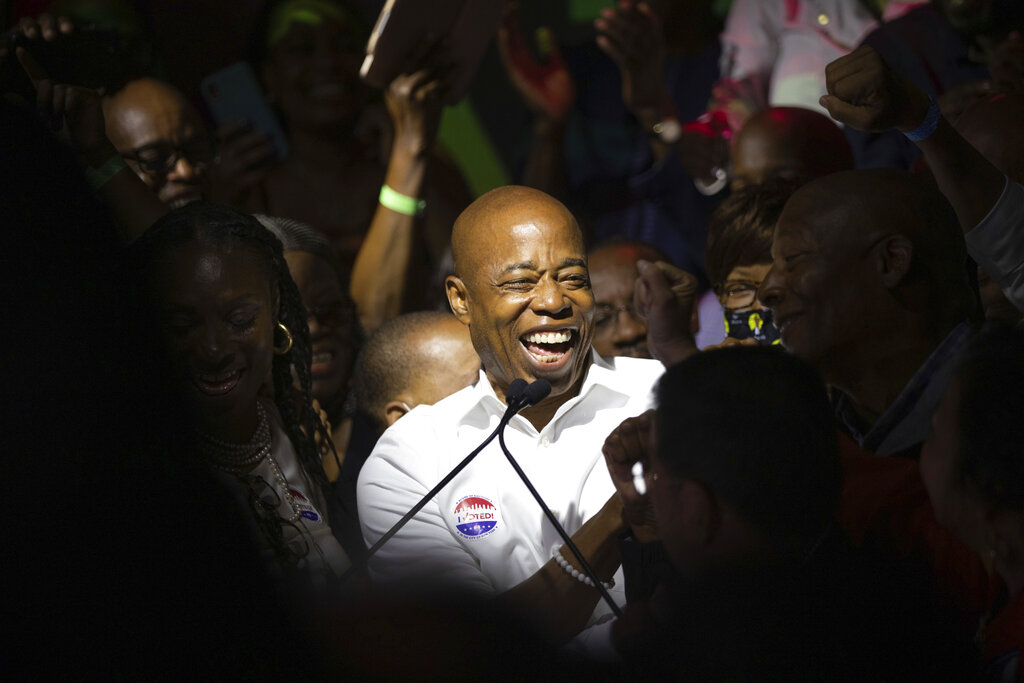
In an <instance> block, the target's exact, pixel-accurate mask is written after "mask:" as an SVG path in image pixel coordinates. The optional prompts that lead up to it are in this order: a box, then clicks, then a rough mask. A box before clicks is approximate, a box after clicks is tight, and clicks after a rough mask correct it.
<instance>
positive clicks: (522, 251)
mask: <svg viewBox="0 0 1024 683" xmlns="http://www.w3.org/2000/svg"><path fill="white" fill-rule="evenodd" d="M503 189H504V188H503ZM496 192H497V191H496ZM529 196H530V198H529V199H525V200H523V201H517V202H513V203H510V204H507V205H505V206H504V207H503V208H501V209H495V210H491V211H487V210H484V211H483V212H481V211H479V210H478V211H476V212H475V213H474V214H473V215H474V216H476V217H477V219H478V220H472V219H466V217H465V215H464V216H463V217H460V222H462V226H461V227H462V230H460V229H459V226H457V227H456V229H455V234H454V235H453V238H452V241H453V249H454V251H455V254H456V272H457V273H459V277H450V278H449V279H448V281H447V283H446V284H447V289H448V299H449V302H450V303H451V306H452V310H453V311H454V312H455V314H456V316H457V317H458V318H459V319H460V320H461V321H462V322H463V323H465V324H467V325H469V330H470V336H471V337H472V339H473V346H474V347H475V348H476V350H477V353H478V354H479V355H480V358H481V360H482V361H483V366H484V370H485V371H486V372H487V377H488V379H489V380H490V382H491V385H492V386H493V387H494V391H495V393H497V394H498V395H499V396H500V397H502V398H504V396H505V392H506V390H507V389H508V386H509V384H510V383H511V382H512V380H513V379H516V378H522V379H525V380H527V381H533V380H535V379H539V378H544V379H546V380H548V381H549V382H551V386H552V391H551V395H552V397H557V396H559V395H563V394H565V395H566V397H567V396H568V395H570V394H566V392H569V390H570V389H574V388H578V384H579V382H580V381H581V380H582V378H583V375H584V373H585V371H586V369H587V367H588V366H589V364H590V347H591V340H592V336H593V329H592V327H591V323H592V318H593V314H594V296H593V294H592V293H591V289H590V280H589V276H588V273H587V265H586V256H585V251H584V249H583V239H582V236H581V235H580V231H579V228H578V227H577V225H576V220H575V219H574V218H573V217H572V214H570V213H569V212H568V211H567V210H566V209H565V207H563V206H562V205H561V204H560V203H558V202H557V201H555V200H553V199H551V198H550V197H547V196H546V195H543V194H541V193H539V192H537V193H536V194H533V195H529ZM485 198H486V195H485ZM477 201H478V202H479V201H481V200H477ZM470 211H472V207H471V209H468V210H467V212H470ZM466 221H468V222H472V223H473V225H472V226H467V225H466V224H465V223H466ZM469 233H472V234H469ZM462 240H466V241H468V242H469V243H468V244H460V242H461V241H462Z"/></svg>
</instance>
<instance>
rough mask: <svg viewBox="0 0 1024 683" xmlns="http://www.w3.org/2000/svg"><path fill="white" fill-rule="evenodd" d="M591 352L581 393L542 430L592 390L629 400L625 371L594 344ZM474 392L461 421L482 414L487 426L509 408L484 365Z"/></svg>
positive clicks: (612, 401)
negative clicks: (488, 375) (495, 388)
mask: <svg viewBox="0 0 1024 683" xmlns="http://www.w3.org/2000/svg"><path fill="white" fill-rule="evenodd" d="M590 354H591V361H590V365H589V366H588V367H587V368H586V370H585V372H586V375H585V376H584V378H583V384H582V386H581V387H580V391H579V393H578V394H577V395H576V396H573V397H572V398H570V399H569V400H568V401H566V402H565V403H563V404H562V405H561V406H560V407H559V409H558V411H557V412H555V414H554V416H553V417H552V418H551V421H550V422H549V423H548V424H547V425H545V427H544V429H543V430H541V431H547V430H548V429H549V428H551V427H552V426H553V425H554V424H555V423H556V422H558V420H559V419H561V418H562V417H563V416H564V415H566V414H567V413H569V412H570V411H572V409H573V407H574V406H576V405H577V404H579V403H580V401H582V400H583V399H584V398H585V397H587V396H588V395H590V394H597V393H604V394H606V395H607V398H606V405H616V404H625V403H626V402H627V401H628V400H629V398H630V393H629V388H628V386H627V385H625V384H624V382H623V381H622V378H621V373H618V372H616V370H615V365H614V363H613V362H612V361H609V360H608V359H606V358H603V357H601V356H600V355H599V354H598V353H597V351H595V350H594V349H593V348H591V350H590ZM474 392H475V394H476V398H475V400H473V401H472V402H471V403H470V405H469V406H467V409H466V412H465V413H464V414H463V415H462V417H461V419H460V422H462V423H471V422H476V421H477V418H476V416H479V418H480V420H482V422H481V425H480V426H485V425H486V424H487V423H488V422H489V419H490V416H492V415H499V416H500V415H502V414H503V413H504V412H505V408H506V406H505V400H504V397H500V398H499V397H498V395H497V394H495V393H494V388H493V387H492V386H491V382H490V380H488V379H487V373H486V372H484V370H483V369H482V368H481V370H480V375H479V378H478V379H477V382H476V385H474ZM513 423H515V424H519V425H520V426H524V425H529V429H533V426H532V425H530V424H529V422H528V421H527V420H523V419H519V420H516V419H514V420H513Z"/></svg>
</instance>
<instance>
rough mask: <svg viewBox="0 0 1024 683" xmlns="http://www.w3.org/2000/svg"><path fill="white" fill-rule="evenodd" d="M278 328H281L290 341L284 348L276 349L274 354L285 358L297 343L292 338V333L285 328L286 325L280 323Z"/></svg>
mask: <svg viewBox="0 0 1024 683" xmlns="http://www.w3.org/2000/svg"><path fill="white" fill-rule="evenodd" d="M277 326H278V328H280V330H281V331H282V332H284V336H285V337H286V338H287V339H288V341H287V343H285V345H284V347H283V348H282V347H280V346H275V347H274V353H276V354H277V355H279V356H283V355H284V354H286V353H288V352H289V351H291V350H292V344H293V343H294V342H295V340H294V339H293V338H292V333H291V332H290V331H289V330H288V328H287V327H285V326H284V323H280V322H279V323H278V324H277Z"/></svg>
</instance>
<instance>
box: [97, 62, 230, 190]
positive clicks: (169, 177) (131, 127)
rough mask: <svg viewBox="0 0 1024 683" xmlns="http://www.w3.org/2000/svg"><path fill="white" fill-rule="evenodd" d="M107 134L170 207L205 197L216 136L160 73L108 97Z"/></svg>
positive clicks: (104, 111)
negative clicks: (214, 137)
mask: <svg viewBox="0 0 1024 683" xmlns="http://www.w3.org/2000/svg"><path fill="white" fill-rule="evenodd" d="M103 117H104V120H105V122H106V127H107V137H108V138H110V141H111V142H112V143H113V144H114V147H116V148H117V151H118V152H119V153H120V154H121V156H122V157H124V159H125V160H126V162H127V163H128V165H129V166H130V167H131V169H132V170H133V171H135V173H136V175H138V176H139V178H141V179H142V181H143V182H144V183H146V185H147V186H149V188H150V189H151V190H152V191H153V192H154V193H155V194H156V195H157V197H159V198H160V201H162V202H163V203H164V204H167V205H168V206H169V207H170V208H172V209H173V208H177V207H179V206H183V205H185V204H187V203H189V202H193V201H196V200H198V199H202V198H203V195H204V192H205V191H206V186H205V183H206V179H207V170H208V168H209V165H210V164H211V163H212V162H213V157H214V149H213V140H212V139H211V138H210V136H209V133H208V132H207V130H206V124H205V123H203V119H202V117H201V116H200V115H199V112H198V111H196V108H195V107H193V106H192V104H191V103H190V102H189V101H188V100H187V99H185V96H184V95H182V94H181V93H180V92H179V91H178V90H177V89H176V88H174V87H173V86H171V85H168V84H167V83H164V82H163V81H158V80H157V79H155V78H140V79H138V80H134V81H130V82H129V83H128V84H127V85H125V87H124V88H122V89H121V90H119V91H118V92H117V93H115V94H114V95H113V96H111V97H108V98H105V99H104V100H103Z"/></svg>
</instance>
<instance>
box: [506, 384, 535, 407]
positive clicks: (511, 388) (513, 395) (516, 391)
mask: <svg viewBox="0 0 1024 683" xmlns="http://www.w3.org/2000/svg"><path fill="white" fill-rule="evenodd" d="M527 386H529V385H528V384H527V383H526V380H525V379H522V378H521V377H516V378H515V379H514V380H512V382H511V383H510V384H509V385H508V391H506V392H505V405H507V406H510V405H512V402H513V401H519V400H520V399H521V398H522V397H523V393H524V392H525V391H526V388H527Z"/></svg>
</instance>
